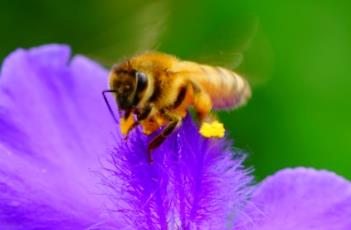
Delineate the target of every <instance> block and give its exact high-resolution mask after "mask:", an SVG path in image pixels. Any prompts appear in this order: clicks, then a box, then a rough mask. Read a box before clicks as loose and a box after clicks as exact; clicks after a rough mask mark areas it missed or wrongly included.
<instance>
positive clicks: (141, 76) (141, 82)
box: [135, 72, 147, 91]
mask: <svg viewBox="0 0 351 230" xmlns="http://www.w3.org/2000/svg"><path fill="white" fill-rule="evenodd" d="M135 77H136V78H137V80H138V85H137V91H142V90H143V89H145V87H146V85H147V76H146V74H145V73H143V72H135Z"/></svg>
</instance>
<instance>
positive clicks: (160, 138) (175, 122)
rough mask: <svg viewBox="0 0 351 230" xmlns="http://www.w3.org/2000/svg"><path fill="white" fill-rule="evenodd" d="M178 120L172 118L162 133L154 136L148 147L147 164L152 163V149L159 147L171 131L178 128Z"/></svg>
mask: <svg viewBox="0 0 351 230" xmlns="http://www.w3.org/2000/svg"><path fill="white" fill-rule="evenodd" d="M179 124H180V118H178V117H172V120H171V121H170V122H169V123H168V125H167V126H166V127H165V128H164V129H163V130H162V133H161V134H160V135H158V136H156V137H155V138H154V139H153V140H152V141H151V142H150V144H149V146H148V162H152V157H151V153H152V151H153V150H154V149H156V148H157V147H158V146H160V145H161V144H162V143H163V142H164V141H165V140H166V138H167V137H168V136H169V135H170V134H171V133H172V132H173V130H174V129H175V128H176V127H177V126H179Z"/></svg>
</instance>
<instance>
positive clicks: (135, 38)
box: [83, 1, 169, 66]
mask: <svg viewBox="0 0 351 230" xmlns="http://www.w3.org/2000/svg"><path fill="white" fill-rule="evenodd" d="M121 6H123V7H124V8H123V9H122V10H120V14H121V15H122V16H120V17H119V18H118V19H117V18H116V22H115V24H114V25H110V26H106V30H105V32H104V33H102V34H100V35H97V36H95V37H97V38H96V40H100V41H97V42H96V43H97V44H99V45H97V46H96V47H97V48H95V49H91V51H90V52H84V53H83V54H84V55H86V56H88V57H91V58H93V59H94V60H97V61H99V62H100V63H103V64H104V65H106V66H111V65H113V64H115V63H118V62H120V61H121V60H123V59H124V58H129V57H131V56H132V55H135V54H136V53H140V52H145V51H147V50H155V49H157V48H158V46H159V41H160V36H161V35H162V32H163V30H164V28H165V24H166V21H167V17H168V12H169V11H168V4H167V1H154V2H153V3H150V2H149V3H147V4H144V5H131V6H129V5H128V7H127V6H125V5H121ZM116 15H118V14H116ZM106 38H108V40H107V41H106ZM102 57H103V58H102Z"/></svg>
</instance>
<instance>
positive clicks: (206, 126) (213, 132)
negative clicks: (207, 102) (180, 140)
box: [199, 121, 225, 138]
mask: <svg viewBox="0 0 351 230" xmlns="http://www.w3.org/2000/svg"><path fill="white" fill-rule="evenodd" d="M199 132H200V134H201V135H202V136H204V137H217V138H221V137H223V136H224V132H225V129H224V126H223V124H222V123H220V122H218V121H213V122H212V123H208V122H204V123H203V124H202V125H201V127H200V131H199Z"/></svg>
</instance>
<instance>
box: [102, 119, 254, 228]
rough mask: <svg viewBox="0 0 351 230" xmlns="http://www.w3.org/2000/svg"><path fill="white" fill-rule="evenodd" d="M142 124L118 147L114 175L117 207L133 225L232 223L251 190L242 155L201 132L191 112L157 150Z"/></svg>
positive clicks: (216, 225) (222, 225) (111, 181)
mask: <svg viewBox="0 0 351 230" xmlns="http://www.w3.org/2000/svg"><path fill="white" fill-rule="evenodd" d="M151 138H152V137H145V136H144V135H142V134H141V132H140V130H136V131H133V133H132V135H131V136H130V139H129V141H128V143H127V144H126V143H125V142H124V141H123V140H121V138H119V137H117V138H116V139H117V140H119V143H118V145H117V148H116V149H115V152H114V155H113V159H112V166H111V168H110V169H109V170H110V172H111V174H112V175H111V176H109V177H107V178H106V183H107V185H109V186H110V187H111V188H112V189H113V191H114V192H113V194H112V196H113V197H114V198H115V204H116V205H115V206H116V207H118V208H117V209H116V210H115V212H116V213H118V214H119V216H120V218H119V219H122V220H123V225H125V226H131V228H132V229H221V230H223V229H230V228H231V225H232V223H233V219H234V218H235V217H236V215H237V214H238V213H239V212H240V210H241V208H242V207H243V206H244V204H245V201H246V199H247V197H248V195H249V193H250V188H249V187H248V184H249V183H250V182H251V178H250V177H249V176H247V171H245V170H244V169H243V167H242V164H241V163H242V161H243V157H242V156H240V155H239V154H235V155H233V152H232V151H231V150H230V147H229V146H230V145H228V144H226V143H225V141H224V140H213V139H205V138H202V137H201V136H200V135H199V133H198V128H197V127H195V126H194V124H193V123H192V121H191V119H190V117H188V118H187V119H186V120H185V121H184V122H183V125H182V127H181V128H180V129H179V130H178V131H177V132H175V133H173V134H172V135H171V136H170V137H168V138H167V140H166V141H165V142H164V143H163V144H162V145H161V146H160V147H159V148H158V149H156V150H155V151H154V152H153V160H154V162H153V163H152V164H149V163H147V144H148V143H149V141H150V140H151Z"/></svg>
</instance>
